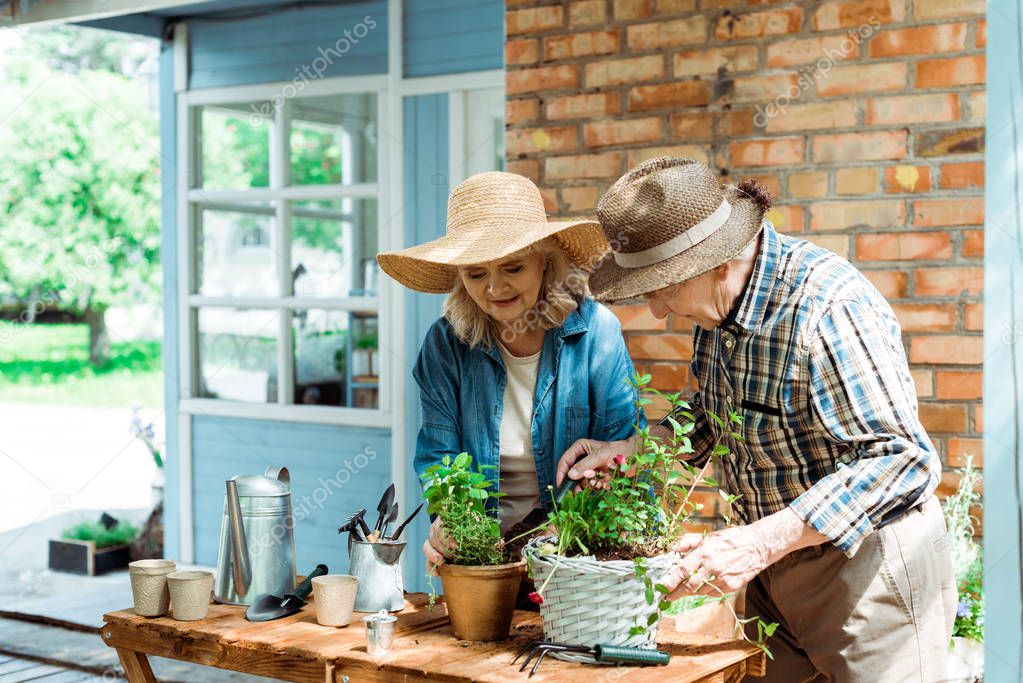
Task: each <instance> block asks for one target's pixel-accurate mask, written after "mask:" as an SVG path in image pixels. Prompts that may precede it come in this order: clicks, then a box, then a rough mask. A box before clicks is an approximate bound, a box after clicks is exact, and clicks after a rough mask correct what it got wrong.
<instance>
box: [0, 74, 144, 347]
mask: <svg viewBox="0 0 1023 683" xmlns="http://www.w3.org/2000/svg"><path fill="white" fill-rule="evenodd" d="M17 67H18V69H17V71H18V75H19V76H21V78H20V79H19V80H18V81H15V82H13V83H12V82H10V81H8V83H7V84H5V85H4V86H0V102H2V103H3V104H0V117H6V118H5V120H4V124H3V126H0V155H2V159H3V162H2V163H0V267H2V268H3V272H4V280H5V284H6V288H7V290H8V293H10V294H13V295H15V296H17V297H19V298H21V299H23V300H31V299H32V298H42V299H44V300H46V301H52V302H55V303H56V304H57V305H58V306H59V307H60V308H63V309H65V310H70V311H74V312H77V313H80V314H82V315H83V316H84V318H85V320H86V322H87V323H88V324H89V358H90V362H92V363H94V364H97V365H99V364H102V363H103V362H104V360H105V359H106V357H107V355H108V353H109V339H108V336H107V330H106V322H105V317H104V316H105V313H106V310H107V309H108V308H109V307H110V306H111V305H114V304H117V303H121V302H128V301H139V300H152V298H153V297H154V296H155V295H156V294H157V293H158V280H159V246H160V230H159V218H160V193H159V140H158V136H157V127H156V121H155V119H154V116H153V115H152V113H150V112H149V111H147V110H146V109H145V108H144V107H143V106H142V96H141V92H140V91H139V88H138V86H137V85H135V84H133V83H132V82H131V81H129V80H128V79H126V78H125V77H123V76H121V75H118V74H113V73H108V72H94V71H80V72H78V73H77V74H75V75H74V76H63V77H62V76H60V75H59V74H55V73H54V72H53V71H52V70H50V69H49V68H48V67H47V66H45V65H44V64H42V63H41V60H39V59H38V58H36V59H34V60H25V59H22V60H21V61H20V62H19V63H18V65H17Z"/></svg>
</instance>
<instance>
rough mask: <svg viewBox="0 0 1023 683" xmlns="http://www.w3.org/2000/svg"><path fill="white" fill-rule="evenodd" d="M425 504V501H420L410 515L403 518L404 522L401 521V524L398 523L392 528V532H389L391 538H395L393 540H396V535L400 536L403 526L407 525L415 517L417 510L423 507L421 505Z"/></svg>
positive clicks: (403, 529)
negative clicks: (395, 527) (396, 526)
mask: <svg viewBox="0 0 1023 683" xmlns="http://www.w3.org/2000/svg"><path fill="white" fill-rule="evenodd" d="M425 504H426V503H425V502H423V503H420V504H419V507H417V508H416V510H415V512H413V513H412V514H411V515H409V516H408V517H407V518H406V519H405V521H404V522H402V523H401V524H399V525H398V528H397V529H395V530H394V533H393V534H391V539H392V540H395V541H397V540H398V537H399V536H401V532H402V531H405V527H407V526H408V525H409V522H411V521H412V520H413V519H415V517H416V515H418V514H419V511H420V510H422V509H423V505H425Z"/></svg>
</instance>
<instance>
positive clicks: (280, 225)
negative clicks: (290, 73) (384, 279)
mask: <svg viewBox="0 0 1023 683" xmlns="http://www.w3.org/2000/svg"><path fill="white" fill-rule="evenodd" d="M290 119H291V101H290V100H288V101H286V102H285V103H284V106H283V107H279V108H278V109H277V111H276V112H275V114H274V122H273V126H272V127H271V129H270V187H271V188H273V189H275V190H281V189H283V188H285V187H287V186H288V185H289V184H290V180H291V150H290V141H289V140H288V131H289V130H290V129H291V120H290ZM274 209H275V210H276V220H274V234H273V239H272V240H271V241H272V245H273V250H274V254H275V255H276V261H277V279H278V289H277V292H278V294H279V295H280V296H282V297H290V296H291V295H292V294H293V291H292V290H293V285H294V283H293V282H292V279H291V203H290V202H289V201H287V200H285V199H278V200H276V201H275V202H274ZM291 320H292V314H291V311H290V310H288V309H282V310H281V311H280V316H279V318H278V320H277V322H278V326H277V403H279V404H281V405H288V404H290V403H291V402H292V401H291V398H292V397H291V392H292V390H293V387H294V386H295V377H294V375H295V372H294V370H295V364H294V362H293V360H292V359H293V358H294V343H293V337H292V334H291Z"/></svg>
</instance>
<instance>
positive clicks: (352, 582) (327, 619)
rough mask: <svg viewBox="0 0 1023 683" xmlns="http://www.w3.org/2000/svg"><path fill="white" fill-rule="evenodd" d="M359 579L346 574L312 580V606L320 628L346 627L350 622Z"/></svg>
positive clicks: (318, 577)
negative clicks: (314, 608) (314, 606)
mask: <svg viewBox="0 0 1023 683" xmlns="http://www.w3.org/2000/svg"><path fill="white" fill-rule="evenodd" d="M358 588H359V578H358V577H356V576H349V575H348V574H328V575H326V576H317V577H315V578H314V579H313V604H315V605H316V623H318V624H319V625H320V626H347V625H348V624H350V623H351V621H352V610H353V609H354V608H355V592H356V591H357V590H358Z"/></svg>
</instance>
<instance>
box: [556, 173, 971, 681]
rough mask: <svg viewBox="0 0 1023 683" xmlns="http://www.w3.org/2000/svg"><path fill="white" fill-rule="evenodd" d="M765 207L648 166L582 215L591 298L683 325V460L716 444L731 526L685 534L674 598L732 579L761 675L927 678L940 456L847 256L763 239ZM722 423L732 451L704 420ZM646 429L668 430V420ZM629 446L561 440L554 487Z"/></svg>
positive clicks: (885, 319) (944, 613)
mask: <svg viewBox="0 0 1023 683" xmlns="http://www.w3.org/2000/svg"><path fill="white" fill-rule="evenodd" d="M770 202H771V198H770V195H769V194H767V192H766V191H764V190H763V189H762V188H760V187H759V186H757V185H756V184H755V183H752V182H744V183H741V184H740V185H739V186H738V187H722V186H720V185H719V183H718V180H717V177H716V175H715V174H714V172H713V171H711V170H710V169H709V168H708V167H707V166H705V165H704V164H702V163H700V162H697V161H694V160H691V159H673V158H667V157H662V158H658V159H652V160H650V161H647V162H645V163H643V164H641V165H639V166H638V167H636V168H635V169H634V170H632V171H630V172H629V173H628V174H626V175H625V176H623V177H622V178H620V179H619V180H618V181H617V182H616V183H615V184H614V185H613V186H612V187H611V189H610V190H609V191H608V192H607V193H606V194H605V195H604V196H603V197H602V198H601V200H600V202H599V204H598V206H597V215H598V217H599V219H600V221H601V224H602V226H603V228H604V231H605V234H606V235H607V237H608V240H609V242H610V243H611V244H612V245H615V251H613V252H612V253H611V255H610V256H611V257H610V258H608V259H606V260H605V261H604V262H603V263H602V264H601V266H600V267H599V268H598V269H597V270H596V271H595V272H594V273H593V275H592V277H591V280H590V287H591V289H592V291H593V293H594V296H595V297H596V298H598V299H600V300H604V301H609V300H612V301H613V300H620V299H628V298H634V297H641V296H642V297H645V298H646V299H647V301H648V304H649V306H650V310H651V312H652V313H653V314H654V315H655V316H656V317H658V318H664V317H665V316H666V315H668V313H671V314H673V315H675V316H677V317H679V318H684V319H687V320H690V321H692V322H694V323H695V324H696V328H695V332H694V338H693V360H692V363H691V366H690V370H691V373H692V375H693V377H694V378H695V379H696V383H697V387H698V388H697V392H696V393H695V394H694V396H693V397H692V400H691V403H692V406H693V409H694V414H695V415H696V417H697V426H696V429H695V430H694V431H693V446H694V448H695V453H693V454H692V457H691V460H690V462H691V463H692V464H693V465H694V466H697V467H701V466H702V465H703V464H704V463H705V462H706V460H707V458H709V457H710V448H711V446H712V445H713V443H714V442H715V441H716V440H718V439H722V440H723V443H725V444H726V445H727V446H728V447H729V448H730V450H731V454H730V455H729V456H726V457H724V458H722V460H721V462H720V463H719V475H720V478H721V479H722V481H723V485H724V486H725V487H726V488H727V489H729V491H730V492H732V493H735V494H739V498H738V500H737V501H736V502H735V503H734V513H735V515H736V516H737V517H738V519H739V520H740V521H741V522H743V524H742V525H741V526H735V527H731V528H727V529H724V530H721V531H716V532H714V533H711V534H708V535H706V536H704V535H698V534H691V535H687V536H685V537H683V539H682V540H681V542H680V544H679V545H678V546H677V548H676V550H678V551H679V552H680V553H682V556H683V557H682V559H681V561H680V564H679V567H678V572H677V575H676V576H675V577H674V580H673V581H672V584H673V585H671V586H669V588H672V589H673V592H672V594H671V597H672V598H677V597H680V596H681V595H684V594H688V593H711V594H720V591H724V592H732V591H735V590H737V589H739V588H740V587H742V586H743V585H747V584H748V585H747V590H746V614H747V616H752V615H758V616H760V617H761V618H763V619H764V620H766V621H768V622H777V623H778V624H779V627H778V630H777V631H776V633H775V635H774V636H773V637H771V638H770V640H769V642H768V646H769V647H770V649H771V652H772V654H773V656H774V660H773V661H771V662H769V664H768V668H767V678H766V679H765V680H767V681H785V682H786V683H788V682H793V681H809V680H815V681H816V680H833V681H870V682H871V683H874V682H876V681H893V682H894V681H898V682H900V683H901V682H905V681H926V682H928V683H929V682H931V681H940V680H944V678H945V664H946V653H947V649H948V644H949V638H950V636H951V632H952V620H953V617H954V614H955V606H956V593H955V583H954V579H953V574H952V565H951V558H950V556H949V551H948V540H947V534H946V530H945V524H944V520H943V518H942V514H941V509H940V506H939V504H938V502H937V500H936V499H935V497H934V490H935V488H936V486H937V483H938V480H939V478H940V474H941V463H940V461H939V459H938V456H937V454H936V452H935V450H934V447H933V445H932V444H931V442H930V440H929V438H928V436H927V434H926V432H925V431H924V429H923V427H922V426H921V424H920V420H919V417H918V415H917V399H916V392H915V389H914V385H913V380H912V378H911V376H910V373H909V367H908V364H907V361H906V357H905V353H904V351H903V347H902V340H901V336H900V329H899V324H898V322H897V320H896V318H895V315H894V314H893V312H892V310H891V307H890V306H889V305H888V303H887V302H886V301H885V299H884V297H883V296H882V295H881V294H880V293H879V292H878V291H877V289H876V288H875V287H874V286H873V285H872V284H871V283H870V282H869V281H868V280H867V279H866V278H865V277H864V276H863V275H862V274H861V273H860V272H859V271H858V270H856V269H855V268H854V267H853V266H852V265H850V264H849V263H848V262H847V261H845V260H844V259H842V258H840V257H838V256H837V255H835V254H833V253H831V252H829V251H827V250H825V249H821V248H819V247H816V246H814V245H813V244H810V243H808V242H805V241H803V240H799V239H795V238H793V237H788V236H785V235H781V234H779V233H777V232H776V231H775V230H774V228H773V226H772V225H771V223H770V222H769V221H767V220H765V218H764V214H765V212H766V211H767V209H768V208H769V207H770ZM680 388H681V387H680ZM731 411H736V412H737V413H739V415H741V417H742V423H741V426H740V427H739V428H738V430H737V431H739V432H740V433H741V434H742V437H743V438H742V440H741V441H740V440H738V439H733V438H731V437H729V436H728V435H727V434H722V433H721V431H722V430H721V429H720V428H719V427H718V426H717V425H716V424H715V422H714V421H712V420H708V419H707V417H706V413H707V412H713V413H715V414H717V415H719V416H727V415H728V414H729V413H730V412H731ZM652 432H653V433H654V434H655V435H657V436H660V437H661V438H665V439H668V438H672V431H671V429H670V427H669V426H668V422H667V419H665V420H664V421H662V422H661V423H660V424H659V425H656V426H654V427H653V428H652ZM636 441H637V440H636V437H633V438H632V439H630V440H628V441H619V442H611V443H603V442H596V441H590V440H582V441H579V442H576V443H575V444H573V446H572V447H571V448H570V449H569V450H568V451H566V452H565V454H564V455H563V456H562V458H561V460H560V462H559V466H558V473H557V480H558V482H559V483H560V481H562V480H563V478H564V476H566V474H567V476H569V477H571V478H573V479H589V478H592V477H593V476H594V474H595V473H596V472H597V471H599V470H602V469H604V468H606V467H607V465H608V463H609V461H610V459H611V458H613V457H614V455H615V454H617V453H621V452H632V449H634V448H635V445H636ZM626 449H629V450H628V451H627V450H626ZM582 454H586V457H584V458H583V459H582V460H580V461H579V462H577V463H576V464H575V465H574V467H573V466H572V463H574V462H575V461H576V458H577V457H578V456H580V455H582Z"/></svg>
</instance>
